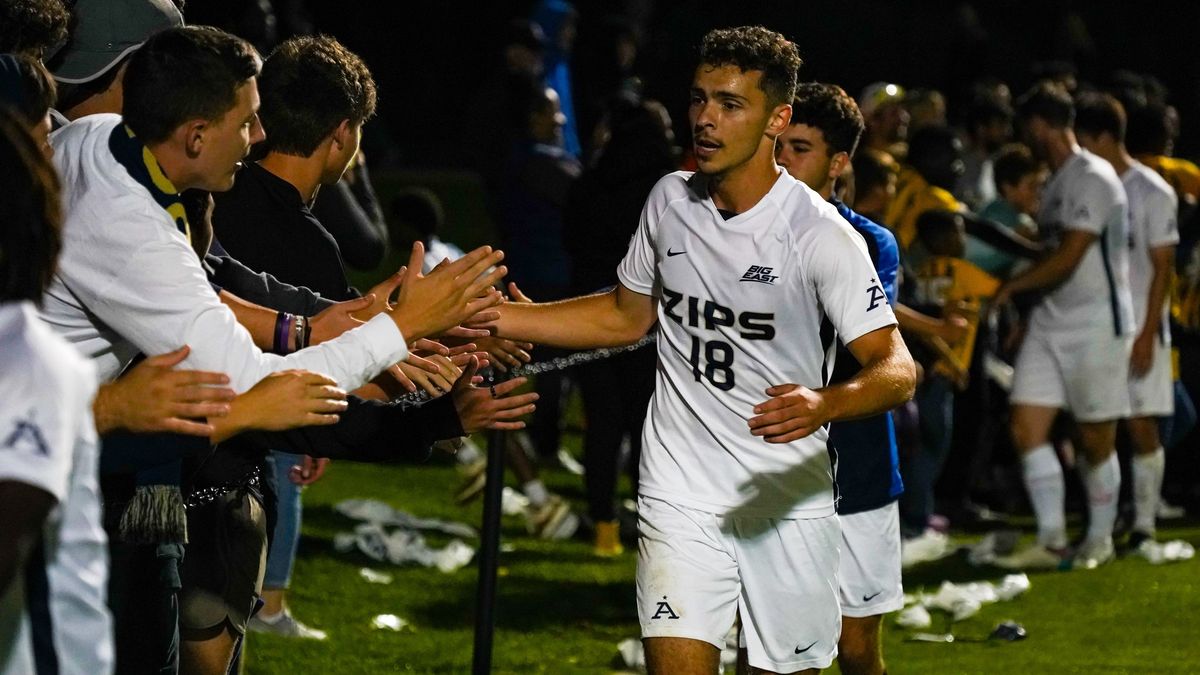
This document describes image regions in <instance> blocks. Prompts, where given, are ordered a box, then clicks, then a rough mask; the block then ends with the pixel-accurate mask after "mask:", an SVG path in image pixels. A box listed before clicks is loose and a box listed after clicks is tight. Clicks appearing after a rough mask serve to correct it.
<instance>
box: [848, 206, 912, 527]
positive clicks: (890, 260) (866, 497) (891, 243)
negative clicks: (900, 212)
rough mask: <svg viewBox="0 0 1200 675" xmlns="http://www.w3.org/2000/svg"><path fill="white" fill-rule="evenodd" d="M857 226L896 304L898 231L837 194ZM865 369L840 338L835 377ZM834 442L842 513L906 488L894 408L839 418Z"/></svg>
mask: <svg viewBox="0 0 1200 675" xmlns="http://www.w3.org/2000/svg"><path fill="white" fill-rule="evenodd" d="M831 203H832V204H833V205H834V206H836V207H837V210H838V213H840V214H842V217H843V218H845V219H846V220H847V221H848V222H849V223H850V225H851V226H852V227H853V228H854V230H855V231H856V232H858V233H859V234H860V235H862V238H863V239H865V240H866V242H867V251H868V252H869V253H870V255H871V262H872V263H874V264H875V271H876V272H877V273H878V274H879V283H880V284H881V285H882V286H883V290H884V293H886V294H887V299H888V303H890V304H891V305H893V306H895V304H896V275H897V273H898V271H899V269H900V249H899V247H898V246H897V245H896V237H895V236H894V235H893V234H892V233H891V231H890V230H888V229H887V228H885V227H882V226H881V225H879V224H877V223H875V222H873V221H871V220H869V219H867V218H864V217H863V216H861V215H859V214H857V213H855V212H854V211H851V210H850V207H848V206H846V205H845V204H843V203H842V202H840V201H838V200H837V199H834V200H831ZM859 369H860V366H859V364H858V361H857V360H856V359H855V358H854V355H853V354H851V353H850V351H849V350H848V349H846V346H845V345H843V344H841V343H840V342H839V343H838V355H837V360H836V362H835V364H834V369H833V375H832V376H831V377H830V382H831V383H837V382H844V381H846V380H848V379H850V378H851V377H853V376H854V375H855V373H857V372H858V371H859ZM829 445H830V447H831V448H833V449H834V451H835V452H836V453H837V472H836V481H837V489H838V496H839V500H838V504H837V511H838V513H840V514H842V515H848V514H851V513H861V512H863V511H871V510H874V509H877V508H880V507H881V506H885V505H887V504H890V503H891V502H893V501H895V500H896V498H897V497H899V496H900V493H901V492H903V491H904V484H903V483H902V482H901V481H900V461H899V457H898V455H897V453H896V430H895V428H894V427H893V425H892V415H891V413H884V414H882V415H875V416H874V417H867V418H864V419H860V420H852V421H849V422H834V423H833V424H831V425H830V427H829Z"/></svg>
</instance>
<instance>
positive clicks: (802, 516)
mask: <svg viewBox="0 0 1200 675" xmlns="http://www.w3.org/2000/svg"><path fill="white" fill-rule="evenodd" d="M799 65H800V59H799V56H798V54H797V53H796V48H795V46H794V45H793V44H791V43H790V42H788V41H787V40H786V39H785V38H784V37H783V36H781V35H779V34H777V33H774V32H772V31H769V30H767V29H764V28H760V27H755V28H736V29H729V30H718V31H713V32H711V33H709V34H708V35H707V36H706V37H705V39H704V44H703V47H702V51H701V57H700V66H699V67H698V68H697V69H696V72H695V76H694V79H693V82H692V88H691V105H690V108H689V115H690V120H691V123H692V128H693V146H692V147H693V151H694V152H695V155H696V160H697V164H698V167H699V172H698V173H695V174H691V173H687V172H677V173H673V174H670V175H668V176H666V177H664V178H663V179H662V180H661V181H659V183H658V184H657V185H656V186H655V188H654V189H653V191H652V192H651V194H650V197H649V199H647V201H646V206H645V209H644V210H643V213H642V219H641V222H640V225H639V228H638V231H637V233H636V234H635V235H634V237H633V240H632V241H631V243H630V247H629V252H628V253H627V254H626V257H625V260H624V261H622V263H621V265H620V267H619V268H618V277H619V279H620V281H621V283H620V284H619V285H618V286H617V287H616V288H615V289H613V290H611V291H609V292H606V293H601V294H597V295H591V296H586V297H582V298H574V299H571V300H565V301H562V302H557V303H547V304H538V305H518V304H506V305H503V306H502V308H501V319H500V321H499V323H498V330H499V333H500V334H501V335H502V336H504V337H514V338H518V339H523V340H530V341H532V342H540V343H546V344H551V345H558V346H562V347H567V348H574V349H580V348H590V347H600V346H606V345H620V344H628V343H630V342H633V341H635V340H637V339H638V338H639V337H641V336H642V335H643V334H644V333H645V332H646V331H647V330H649V329H650V328H651V326H653V325H654V323H655V321H656V320H657V321H658V324H659V339H658V356H659V367H658V376H657V383H656V388H655V392H654V397H653V398H652V399H651V402H650V407H649V411H648V414H647V416H646V425H645V429H644V432H643V445H642V447H643V449H642V466H641V486H640V495H641V497H640V502H639V507H638V516H639V520H640V527H639V538H640V540H639V546H638V575H637V587H638V591H637V595H638V613H639V616H640V619H641V624H642V636H643V639H644V642H645V646H646V662H647V667H648V668H649V671H650V672H651V673H672V674H677V673H681V674H689V673H705V674H707V673H712V672H714V671H715V670H716V669H717V665H718V659H719V648H720V646H721V645H723V643H724V635H725V633H726V632H727V631H728V630H729V628H730V626H731V625H732V624H733V622H734V620H735V617H737V616H740V618H741V624H742V640H743V645H744V647H745V651H744V652H743V654H742V657H743V663H748V664H749V666H751V667H753V668H757V669H759V670H760V671H763V672H795V671H802V670H805V669H813V668H825V667H827V666H829V665H830V664H831V663H832V661H833V658H834V656H835V655H836V644H837V639H838V631H839V607H838V588H837V566H838V546H839V541H840V532H839V528H838V523H837V519H836V516H834V488H833V459H832V458H831V456H830V452H829V449H828V448H827V445H826V440H827V438H828V431H827V426H826V425H827V423H828V422H830V421H833V420H837V419H844V418H848V417H859V416H864V415H869V414H873V413H877V412H881V411H883V410H887V409H889V408H891V407H893V406H895V405H897V404H899V403H900V402H902V401H903V400H905V399H906V398H908V397H909V396H911V395H912V390H913V386H914V381H915V369H914V366H913V364H912V359H911V357H910V356H909V355H908V351H907V349H906V348H905V346H904V343H903V341H902V340H901V339H900V336H899V333H898V331H897V330H896V329H895V318H894V316H893V314H892V311H891V309H890V308H889V307H888V303H887V298H886V297H885V294H884V292H883V290H882V288H881V287H880V284H879V281H878V279H877V278H876V275H875V271H874V268H873V267H872V265H871V262H870V260H869V259H868V258H867V254H866V247H865V244H864V242H863V240H862V238H861V237H859V236H858V235H856V234H855V233H854V231H853V230H852V229H851V227H850V225H849V224H848V223H847V222H846V221H845V220H844V219H842V218H841V216H839V215H838V213H837V211H836V209H835V208H834V207H833V206H832V205H831V204H829V203H827V202H825V201H824V200H823V199H822V198H821V197H820V195H818V194H816V193H815V192H813V191H812V190H810V189H808V188H807V187H805V186H804V185H803V184H802V183H800V182H798V181H796V180H795V179H793V178H792V177H791V176H789V175H787V173H785V172H783V171H781V170H780V169H779V167H777V166H776V165H775V160H774V145H775V142H776V139H777V137H778V136H779V135H780V134H782V133H783V132H784V131H785V130H786V129H787V127H788V122H789V119H790V115H791V105H790V102H791V100H792V95H793V92H794V91H795V86H796V84H795V83H796V79H795V78H796V70H797V68H798V66H799ZM838 337H840V338H841V339H842V340H843V341H844V342H845V343H847V345H848V346H849V349H850V351H851V352H852V353H853V354H854V356H855V357H856V358H857V359H858V360H859V361H860V362H861V363H862V364H863V369H862V371H861V372H860V373H859V374H858V375H857V376H855V377H854V378H852V379H850V380H849V381H847V382H845V383H843V384H840V385H836V386H832V387H827V386H826V384H827V382H828V376H829V373H830V371H831V369H832V365H833V364H832V363H831V361H832V357H833V354H834V351H833V347H834V341H835V338H838ZM764 396H765V397H766V399H765V400H764Z"/></svg>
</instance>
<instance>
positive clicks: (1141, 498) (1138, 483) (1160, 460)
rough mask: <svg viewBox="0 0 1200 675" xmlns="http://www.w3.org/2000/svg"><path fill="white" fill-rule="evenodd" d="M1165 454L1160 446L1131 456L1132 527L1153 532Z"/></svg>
mask: <svg viewBox="0 0 1200 675" xmlns="http://www.w3.org/2000/svg"><path fill="white" fill-rule="evenodd" d="M1166 464H1167V455H1166V452H1164V451H1163V449H1162V448H1161V447H1159V448H1156V449H1155V450H1154V452H1151V453H1149V454H1146V455H1134V456H1133V529H1134V530H1136V531H1138V532H1144V533H1145V534H1150V535H1153V534H1154V516H1155V513H1156V512H1157V511H1158V499H1159V492H1161V491H1162V482H1163V472H1164V470H1165V468H1166Z"/></svg>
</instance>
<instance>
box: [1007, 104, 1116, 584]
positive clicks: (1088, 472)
mask: <svg viewBox="0 0 1200 675" xmlns="http://www.w3.org/2000/svg"><path fill="white" fill-rule="evenodd" d="M1074 116H1075V108H1074V104H1073V102H1072V101H1071V97H1070V95H1068V94H1067V93H1066V91H1064V90H1062V89H1061V88H1058V87H1057V86H1055V85H1052V84H1049V83H1042V84H1039V85H1037V86H1035V87H1034V88H1033V89H1031V90H1030V91H1029V92H1028V93H1027V94H1025V95H1024V96H1023V97H1022V98H1021V99H1020V100H1019V101H1018V117H1019V120H1020V122H1021V125H1022V127H1023V132H1024V134H1025V136H1026V140H1027V142H1028V143H1029V145H1030V146H1031V147H1032V149H1033V151H1034V152H1035V153H1036V154H1038V155H1039V156H1040V157H1042V158H1043V159H1045V160H1046V161H1047V162H1048V163H1049V165H1050V168H1051V169H1052V170H1053V171H1054V175H1053V176H1052V177H1051V178H1050V181H1049V182H1048V183H1047V185H1046V188H1045V191H1044V193H1043V195H1042V207H1041V210H1040V211H1039V213H1038V228H1039V230H1040V232H1041V233H1042V235H1043V237H1044V238H1046V239H1047V244H1048V245H1049V246H1051V247H1053V252H1052V253H1050V254H1049V255H1048V256H1046V257H1045V258H1043V259H1042V260H1040V261H1038V262H1037V263H1036V264H1034V265H1033V266H1032V267H1030V268H1029V269H1028V270H1026V271H1025V272H1023V273H1021V274H1018V275H1017V276H1015V277H1014V278H1012V279H1010V280H1009V281H1008V282H1007V283H1006V284H1005V285H1004V286H1002V287H1001V289H1000V292H999V293H997V296H996V298H995V302H996V303H997V304H1000V303H1002V302H1004V301H1005V300H1006V299H1008V298H1009V297H1011V296H1012V295H1013V294H1017V293H1027V292H1029V291H1039V292H1040V293H1041V297H1040V298H1038V300H1037V304H1036V306H1035V307H1034V308H1033V310H1032V312H1031V313H1030V316H1029V327H1028V330H1027V331H1026V335H1025V339H1024V342H1023V343H1022V344H1021V348H1020V351H1019V353H1018V354H1017V361H1016V364H1015V371H1016V372H1015V377H1014V381H1013V390H1012V396H1011V400H1012V417H1011V421H1010V425H1011V431H1012V437H1013V443H1014V445H1015V446H1016V448H1017V450H1018V452H1019V453H1020V455H1021V464H1022V468H1023V473H1024V478H1025V487H1026V489H1027V490H1028V492H1029V498H1030V500H1031V501H1032V502H1033V510H1034V515H1035V516H1036V517H1037V524H1038V536H1037V543H1036V544H1035V545H1033V546H1031V547H1029V548H1026V549H1024V550H1021V551H1018V552H1016V553H1014V554H1012V555H1011V556H1008V557H1005V558H1003V559H1001V560H1000V561H999V563H1000V564H1002V565H1004V566H1008V567H1014V568H1016V567H1029V568H1035V567H1042V568H1047V567H1058V566H1059V565H1061V564H1063V562H1064V560H1065V559H1066V554H1067V551H1066V547H1067V531H1066V516H1065V513H1064V505H1063V498H1064V492H1065V488H1064V483H1063V473H1062V466H1061V465H1060V464H1059V460H1058V457H1057V455H1056V454H1055V452H1054V447H1053V446H1052V445H1051V444H1050V428H1051V425H1053V424H1054V419H1055V417H1057V416H1058V413H1059V411H1060V410H1067V411H1069V412H1070V413H1071V414H1072V415H1073V416H1074V418H1075V421H1076V423H1077V425H1078V429H1079V439H1080V444H1081V448H1080V450H1082V452H1081V453H1080V456H1079V457H1078V462H1079V463H1080V465H1081V467H1080V468H1081V470H1082V474H1083V483H1084V486H1085V488H1086V492H1087V501H1088V509H1089V515H1090V520H1089V524H1088V531H1087V537H1086V539H1085V540H1084V542H1083V544H1082V545H1081V546H1080V547H1079V550H1078V551H1076V552H1075V556H1074V565H1075V566H1076V567H1082V568H1092V567H1095V566H1097V565H1099V564H1102V563H1104V562H1107V561H1108V560H1110V559H1111V558H1112V557H1113V544H1112V529H1113V524H1114V522H1115V520H1116V515H1117V495H1118V492H1119V491H1120V487H1121V470H1120V465H1119V464H1118V462H1117V456H1116V452H1115V442H1116V429H1117V420H1119V419H1123V418H1125V417H1127V416H1128V415H1129V388H1128V371H1127V370H1126V369H1125V368H1121V367H1117V364H1125V363H1128V362H1129V350H1130V340H1131V337H1130V336H1131V333H1132V332H1133V329H1134V324H1133V308H1132V306H1131V300H1130V296H1129V250H1128V246H1129V244H1128V236H1129V223H1128V215H1127V213H1126V209H1127V207H1126V200H1125V189H1124V188H1123V187H1122V186H1121V180H1120V178H1118V177H1117V173H1116V171H1114V170H1113V168H1112V166H1111V165H1109V164H1108V162H1105V161H1104V160H1103V159H1100V158H1099V157H1097V156H1096V155H1093V154H1092V153H1090V152H1088V151H1086V150H1084V149H1082V148H1080V147H1079V144H1078V143H1077V142H1076V140H1075V132H1074V131H1073V130H1072V128H1071V124H1072V122H1073V120H1074Z"/></svg>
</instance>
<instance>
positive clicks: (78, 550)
mask: <svg viewBox="0 0 1200 675" xmlns="http://www.w3.org/2000/svg"><path fill="white" fill-rule="evenodd" d="M0 379H2V380H3V382H4V386H3V387H0V481H14V482H18V483H24V484H26V485H31V486H33V487H36V488H38V489H40V490H44V491H45V492H47V493H49V494H50V495H52V496H53V497H54V498H55V499H56V500H57V501H58V505H57V506H56V507H55V508H54V509H53V510H52V511H51V512H50V515H49V517H47V519H46V523H45V525H44V526H43V534H42V542H41V544H40V545H39V546H38V548H37V549H36V550H35V551H34V552H33V554H32V555H31V556H30V559H29V562H28V564H27V565H26V566H25V568H24V570H23V572H22V573H21V574H19V575H18V576H17V578H16V579H15V580H14V582H13V584H12V585H11V586H10V587H9V588H8V589H7V590H6V591H5V592H4V594H3V596H0V674H2V675H28V674H30V673H44V672H45V673H49V672H55V673H64V674H66V673H78V674H80V675H83V674H87V675H93V674H95V675H103V674H104V673H109V672H111V671H112V668H113V646H112V618H111V617H110V615H109V613H108V608H107V607H106V606H105V602H104V597H105V589H106V586H107V583H108V552H107V550H106V548H105V547H106V540H105V537H104V528H103V526H102V524H101V519H100V518H101V516H100V490H99V484H98V479H97V470H98V466H97V462H98V461H99V456H98V452H97V437H96V428H95V424H94V422H93V421H92V399H93V398H94V397H95V394H96V373H95V368H94V367H93V366H92V364H91V363H89V362H88V361H87V360H85V359H84V358H83V357H82V356H80V355H79V354H78V352H76V351H75V350H74V349H72V348H71V346H70V345H68V344H67V343H66V342H65V341H64V340H63V339H62V338H60V337H58V336H57V335H55V334H54V332H53V331H51V330H50V328H49V327H47V326H46V325H45V324H43V323H42V322H41V320H40V319H38V318H37V312H36V311H35V310H34V308H33V306H32V305H31V304H29V303H13V304H3V305H0ZM2 521H3V516H2V514H0V527H3V524H2Z"/></svg>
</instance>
